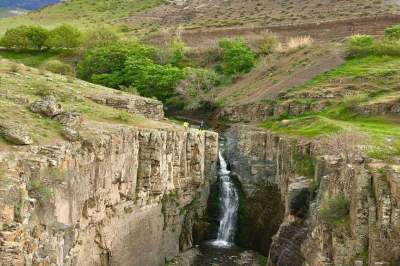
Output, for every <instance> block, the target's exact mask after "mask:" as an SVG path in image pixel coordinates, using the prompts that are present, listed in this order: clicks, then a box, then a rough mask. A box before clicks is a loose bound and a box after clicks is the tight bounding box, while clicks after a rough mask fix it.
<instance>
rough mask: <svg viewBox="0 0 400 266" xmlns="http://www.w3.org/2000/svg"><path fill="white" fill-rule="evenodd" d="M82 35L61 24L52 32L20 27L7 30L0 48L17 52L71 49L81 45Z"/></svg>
mask: <svg viewBox="0 0 400 266" xmlns="http://www.w3.org/2000/svg"><path fill="white" fill-rule="evenodd" d="M82 37H83V35H82V33H81V32H80V31H79V30H78V29H76V28H75V27H73V26H71V25H68V24H63V25H60V26H58V27H56V28H54V29H52V30H47V29H45V28H43V27H41V26H36V25H29V26H27V25H22V26H18V27H15V28H11V29H8V30H7V31H6V33H5V34H4V36H3V37H2V38H1V39H0V46H2V47H4V48H8V49H18V50H24V49H26V50H27V49H29V50H43V49H60V48H65V49H71V48H76V47H78V46H79V45H81V42H82Z"/></svg>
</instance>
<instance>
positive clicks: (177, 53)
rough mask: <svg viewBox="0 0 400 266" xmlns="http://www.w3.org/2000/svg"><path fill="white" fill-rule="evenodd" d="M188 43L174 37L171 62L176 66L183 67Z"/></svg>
mask: <svg viewBox="0 0 400 266" xmlns="http://www.w3.org/2000/svg"><path fill="white" fill-rule="evenodd" d="M185 49H186V45H185V43H184V42H182V41H180V40H177V39H172V41H171V47H170V55H169V60H168V61H169V63H170V64H171V65H173V66H176V67H182V61H183V59H184V57H185Z"/></svg>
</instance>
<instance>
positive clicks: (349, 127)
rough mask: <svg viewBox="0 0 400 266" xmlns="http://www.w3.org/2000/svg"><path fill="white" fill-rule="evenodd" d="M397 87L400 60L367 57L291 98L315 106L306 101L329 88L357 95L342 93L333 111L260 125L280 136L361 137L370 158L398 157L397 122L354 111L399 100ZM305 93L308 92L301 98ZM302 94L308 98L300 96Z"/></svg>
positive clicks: (318, 79)
mask: <svg viewBox="0 0 400 266" xmlns="http://www.w3.org/2000/svg"><path fill="white" fill-rule="evenodd" d="M399 83H400V58H399V57H389V56H369V57H365V58H360V59H351V60H348V61H347V62H346V63H344V64H343V65H341V66H339V67H337V68H336V69H333V70H331V71H328V72H326V73H323V74H321V75H318V76H317V77H315V78H314V79H312V80H310V81H309V82H307V83H306V84H304V85H303V86H301V87H297V88H294V90H293V91H292V92H291V93H290V94H288V95H289V96H287V98H288V99H295V101H300V102H307V101H310V102H311V101H313V100H315V98H307V96H308V95H309V93H310V94H312V93H314V92H318V91H320V93H323V92H324V91H325V89H326V88H328V89H329V88H334V89H336V90H338V89H339V90H338V91H339V92H340V90H342V91H343V92H342V94H344V95H346V93H347V92H346V91H351V93H352V94H353V96H347V97H344V96H341V94H338V96H335V97H334V98H333V99H331V104H330V106H329V107H327V108H326V109H325V110H323V111H321V112H318V113H306V114H302V115H300V116H292V117H288V116H282V117H279V118H274V119H270V120H268V121H266V122H264V123H263V124H262V126H263V127H264V128H266V129H269V130H272V131H274V132H278V133H280V134H285V135H289V136H298V137H305V138H316V137H323V136H329V135H334V134H337V133H340V132H344V131H350V132H358V133H361V134H362V135H365V136H366V139H365V141H364V144H370V145H371V146H372V147H374V149H373V150H371V151H370V152H369V153H370V155H371V156H372V157H374V158H377V159H387V158H389V157H391V156H399V155H400V123H399V119H398V118H396V117H392V116H389V115H383V116H366V115H360V114H358V113H355V111H354V110H356V107H358V106H363V105H368V104H369V103H374V102H376V101H378V102H379V101H385V99H389V100H393V99H397V98H400V93H399V91H400V87H399V85H398V84H399ZM343 84H344V85H343ZM349 87H350V89H348V88H349ZM363 88H367V89H363ZM299 91H300V93H299V94H296V93H297V92H299ZM303 92H307V93H304V94H301V93H303ZM300 95H306V96H303V98H301V97H298V96H300ZM278 104H279V102H278ZM397 146H398V147H397ZM396 147H397V148H396Z"/></svg>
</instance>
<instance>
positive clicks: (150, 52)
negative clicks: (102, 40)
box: [78, 43, 156, 88]
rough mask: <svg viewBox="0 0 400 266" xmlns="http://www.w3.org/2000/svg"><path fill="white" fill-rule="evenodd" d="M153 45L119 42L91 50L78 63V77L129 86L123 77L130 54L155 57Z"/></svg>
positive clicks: (110, 85) (110, 84) (100, 82)
mask: <svg viewBox="0 0 400 266" xmlns="http://www.w3.org/2000/svg"><path fill="white" fill-rule="evenodd" d="M155 54H156V50H155V49H154V48H153V47H150V46H146V45H142V44H139V43H119V44H114V45H109V46H105V47H98V48H94V49H91V50H89V52H88V53H86V55H85V56H84V58H83V59H82V61H81V62H80V63H79V64H78V77H80V78H82V79H84V80H88V81H92V82H95V83H98V84H102V85H105V86H109V87H112V88H118V87H119V86H121V85H123V86H127V85H129V84H127V83H126V82H125V80H124V78H123V76H124V75H123V70H124V69H125V62H126V60H127V58H128V57H130V56H138V57H145V58H151V59H152V58H155Z"/></svg>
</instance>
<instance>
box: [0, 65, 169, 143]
mask: <svg viewBox="0 0 400 266" xmlns="http://www.w3.org/2000/svg"><path fill="white" fill-rule="evenodd" d="M0 63H1V65H0V76H1V78H0V102H1V107H0V118H1V126H6V125H8V124H11V125H13V124H20V125H21V126H22V131H23V132H25V134H26V135H28V136H30V138H31V139H32V140H33V141H34V143H36V144H45V143H55V142H57V141H60V140H62V129H63V127H62V125H61V124H60V123H59V122H57V121H55V120H52V119H50V118H46V117H45V116H40V115H38V114H35V113H34V112H32V111H31V110H30V109H29V106H30V105H31V104H32V103H33V102H35V101H37V100H39V99H40V98H42V97H45V96H49V95H52V96H54V97H55V98H56V99H57V101H59V102H60V104H61V106H62V108H63V109H64V111H65V112H75V113H78V114H79V117H81V119H82V120H83V124H82V128H81V133H82V134H85V132H86V131H88V132H90V131H91V130H93V127H99V126H100V125H101V124H104V125H107V124H116V125H118V124H120V125H131V126H135V127H145V128H169V127H171V124H169V123H166V122H162V121H153V120H150V119H162V117H163V111H162V105H161V103H159V102H158V101H156V100H150V99H146V98H142V97H139V96H134V95H130V94H125V93H121V92H119V93H117V92H116V91H114V90H111V89H108V88H104V87H101V86H97V85H93V84H90V83H87V82H83V81H80V80H77V79H73V78H67V77H65V76H60V75H56V74H52V73H50V72H46V71H43V70H40V71H39V70H38V69H33V68H29V67H26V66H24V65H19V64H16V63H13V62H10V61H7V60H1V59H0ZM124 97H125V98H124ZM108 102H111V103H113V104H108ZM9 144H12V143H10V142H8V141H7V140H6V139H4V138H1V137H0V147H6V146H9Z"/></svg>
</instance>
